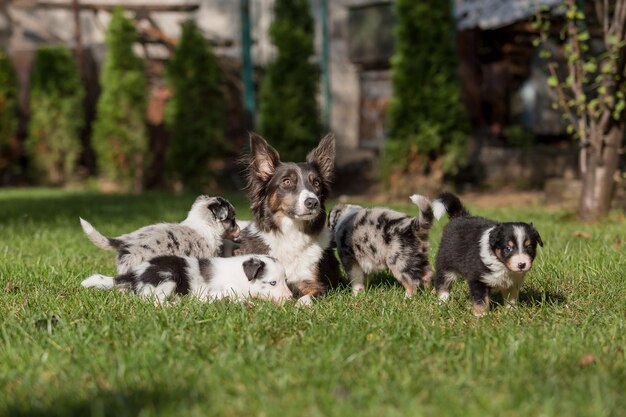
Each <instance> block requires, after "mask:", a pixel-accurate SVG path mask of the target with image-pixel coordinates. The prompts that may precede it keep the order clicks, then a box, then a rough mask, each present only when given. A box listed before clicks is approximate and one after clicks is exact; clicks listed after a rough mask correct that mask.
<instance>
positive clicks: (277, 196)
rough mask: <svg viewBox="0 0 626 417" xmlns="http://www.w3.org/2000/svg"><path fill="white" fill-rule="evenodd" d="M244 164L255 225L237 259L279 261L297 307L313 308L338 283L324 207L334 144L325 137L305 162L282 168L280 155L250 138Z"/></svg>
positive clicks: (332, 168)
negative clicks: (251, 257) (266, 257)
mask: <svg viewBox="0 0 626 417" xmlns="http://www.w3.org/2000/svg"><path fill="white" fill-rule="evenodd" d="M244 161H245V162H246V164H247V167H246V177H247V193H248V198H249V199H250V206H251V209H252V213H253V215H254V220H253V221H252V222H250V224H248V226H247V227H245V228H244V229H243V230H242V232H241V237H240V238H241V246H240V248H239V249H238V250H237V251H236V253H237V254H239V255H244V254H255V253H256V254H266V255H270V256H273V257H275V258H276V259H278V260H279V262H280V263H281V264H282V265H283V266H284V267H285V271H286V273H287V285H288V286H289V288H290V289H291V290H292V291H293V293H294V295H295V296H296V297H299V300H298V304H299V305H307V304H310V303H311V302H312V298H313V297H315V296H319V295H322V294H324V293H325V292H326V291H327V290H328V289H329V287H331V286H333V285H334V284H337V283H338V281H339V279H340V272H339V262H338V261H337V258H336V257H335V255H334V253H333V251H332V249H331V248H330V233H329V231H328V229H327V228H326V227H325V222H326V208H325V206H324V203H325V202H326V199H327V197H328V195H329V193H330V187H331V183H332V180H333V176H334V172H335V138H334V137H333V136H332V135H327V136H325V137H324V138H322V140H321V141H320V143H319V144H318V146H317V147H316V148H315V149H313V150H312V151H311V152H309V154H308V155H307V156H306V161H305V162H299V163H296V162H281V160H280V156H279V154H278V152H277V151H276V149H274V148H273V147H272V146H270V145H269V144H268V143H267V141H266V140H265V139H263V138H262V137H261V136H259V135H256V134H251V136H250V153H249V154H248V155H247V156H246V157H245V159H244Z"/></svg>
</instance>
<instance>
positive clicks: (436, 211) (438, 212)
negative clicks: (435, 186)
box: [432, 200, 447, 220]
mask: <svg viewBox="0 0 626 417" xmlns="http://www.w3.org/2000/svg"><path fill="white" fill-rule="evenodd" d="M432 207H433V216H435V219H437V220H439V219H441V218H442V217H443V216H444V215H445V214H446V212H447V210H446V206H445V205H444V204H443V203H442V202H441V200H435V201H433V205H432Z"/></svg>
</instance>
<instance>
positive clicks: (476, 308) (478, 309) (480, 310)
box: [472, 304, 489, 318]
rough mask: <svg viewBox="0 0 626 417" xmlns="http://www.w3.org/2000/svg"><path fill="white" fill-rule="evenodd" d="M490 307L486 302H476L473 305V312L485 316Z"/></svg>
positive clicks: (478, 316)
mask: <svg viewBox="0 0 626 417" xmlns="http://www.w3.org/2000/svg"><path fill="white" fill-rule="evenodd" d="M488 309H489V307H488V305H486V304H474V305H473V306H472V314H473V315H474V317H477V318H480V317H485V315H486V314H487V310H488Z"/></svg>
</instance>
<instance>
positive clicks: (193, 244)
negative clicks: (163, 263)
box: [80, 195, 239, 274]
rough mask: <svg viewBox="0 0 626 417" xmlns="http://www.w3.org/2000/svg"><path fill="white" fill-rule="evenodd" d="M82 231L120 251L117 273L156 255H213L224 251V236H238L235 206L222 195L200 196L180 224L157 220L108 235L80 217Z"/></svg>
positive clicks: (232, 237)
mask: <svg viewBox="0 0 626 417" xmlns="http://www.w3.org/2000/svg"><path fill="white" fill-rule="evenodd" d="M80 224H81V226H82V228H83V231H84V232H85V234H86V235H87V237H88V238H89V240H91V242H93V244H95V245H96V246H97V247H99V248H102V249H106V250H111V251H116V252H117V260H116V261H117V262H116V263H117V273H118V274H124V273H126V272H128V271H129V270H131V269H132V268H134V267H136V266H138V265H140V264H141V263H143V262H146V261H148V260H150V259H152V258H155V257H157V256H165V255H175V256H191V257H196V258H212V257H213V256H217V255H219V254H220V253H221V250H222V243H223V240H224V239H235V238H237V237H238V236H239V226H238V225H237V222H236V220H235V208H234V207H233V206H232V204H230V203H229V202H228V201H227V200H225V199H224V198H222V197H209V196H207V195H201V196H199V197H198V198H196V200H195V201H194V203H193V205H192V206H191V210H189V213H188V214H187V218H186V219H185V220H183V221H182V222H181V223H158V224H152V225H149V226H144V227H142V228H140V229H138V230H135V231H134V232H130V233H126V234H124V235H121V236H117V237H114V238H112V237H107V236H104V235H103V234H102V233H100V232H99V231H98V230H96V229H95V228H94V227H93V226H92V225H91V224H90V223H89V222H88V221H86V220H84V219H80Z"/></svg>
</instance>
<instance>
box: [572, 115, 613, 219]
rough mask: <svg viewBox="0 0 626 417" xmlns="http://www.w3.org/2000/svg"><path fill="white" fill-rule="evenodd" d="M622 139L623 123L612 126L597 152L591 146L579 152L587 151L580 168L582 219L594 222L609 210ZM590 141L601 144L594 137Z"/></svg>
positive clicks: (580, 213) (579, 211)
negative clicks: (600, 149) (584, 160)
mask: <svg viewBox="0 0 626 417" xmlns="http://www.w3.org/2000/svg"><path fill="white" fill-rule="evenodd" d="M623 137H624V124H623V123H619V124H615V125H613V127H611V129H610V130H609V132H608V133H607V134H606V136H605V138H604V139H605V140H604V143H605V145H604V147H603V149H602V151H601V152H600V153H598V152H597V151H596V149H594V148H593V147H588V148H585V149H581V152H586V156H585V158H586V167H581V169H583V170H584V171H583V172H582V180H583V184H582V185H583V187H582V192H581V195H580V206H579V208H578V216H579V217H580V218H581V219H582V220H588V221H589V220H596V219H598V218H599V217H601V216H603V215H605V214H607V213H608V211H609V210H610V208H611V200H612V199H613V191H614V190H615V173H616V172H617V170H618V167H619V159H620V149H621V146H622V138H623ZM590 140H591V142H592V143H598V142H600V141H598V142H596V141H595V138H590ZM585 168H586V169H585Z"/></svg>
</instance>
